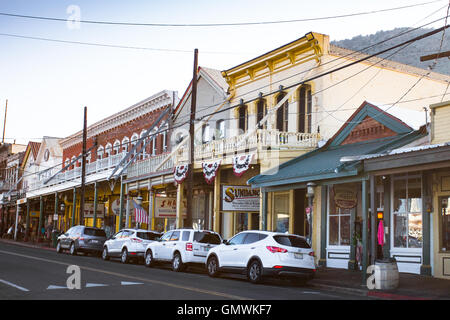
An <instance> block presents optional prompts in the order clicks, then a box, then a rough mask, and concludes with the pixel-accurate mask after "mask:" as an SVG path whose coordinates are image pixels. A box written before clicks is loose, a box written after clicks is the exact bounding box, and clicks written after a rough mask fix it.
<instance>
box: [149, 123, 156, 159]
mask: <svg viewBox="0 0 450 320" xmlns="http://www.w3.org/2000/svg"><path fill="white" fill-rule="evenodd" d="M157 131H158V128H157V127H154V128H153V130H152V131H151V132H150V139H152V143H151V145H152V150H151V155H152V156H155V155H156V138H157V137H158V135H157V134H156V132H157Z"/></svg>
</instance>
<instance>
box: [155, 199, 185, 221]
mask: <svg viewBox="0 0 450 320" xmlns="http://www.w3.org/2000/svg"><path fill="white" fill-rule="evenodd" d="M186 212H187V211H186V203H185V201H183V216H184V217H185V216H186ZM176 216H177V198H169V197H155V218H176Z"/></svg>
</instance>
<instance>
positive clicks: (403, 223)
mask: <svg viewBox="0 0 450 320" xmlns="http://www.w3.org/2000/svg"><path fill="white" fill-rule="evenodd" d="M392 184H393V188H392V190H394V194H393V206H392V209H393V210H392V211H393V226H394V233H393V236H394V247H396V248H422V179H421V177H420V175H413V174H406V175H404V176H394V179H393V181H392Z"/></svg>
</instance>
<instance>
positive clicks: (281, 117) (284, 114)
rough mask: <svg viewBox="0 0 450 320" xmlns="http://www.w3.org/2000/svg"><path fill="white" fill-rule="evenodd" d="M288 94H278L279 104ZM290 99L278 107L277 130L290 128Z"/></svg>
mask: <svg viewBox="0 0 450 320" xmlns="http://www.w3.org/2000/svg"><path fill="white" fill-rule="evenodd" d="M285 96H286V94H285V93H280V94H279V95H278V96H277V104H278V103H279V102H280V101H281V100H282V99H283V98H284V97H285ZM288 125H289V101H288V100H286V101H285V102H284V103H283V104H282V105H281V106H280V107H279V108H278V109H277V130H279V131H285V132H286V131H288V128H289V126H288Z"/></svg>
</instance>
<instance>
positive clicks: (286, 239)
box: [273, 235, 311, 249]
mask: <svg viewBox="0 0 450 320" xmlns="http://www.w3.org/2000/svg"><path fill="white" fill-rule="evenodd" d="M273 238H274V239H275V241H276V242H278V243H279V244H282V245H284V246H289V247H295V248H303V249H310V248H311V247H310V246H309V244H308V242H306V240H305V239H303V238H301V237H296V236H281V235H280V236H274V237H273Z"/></svg>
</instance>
